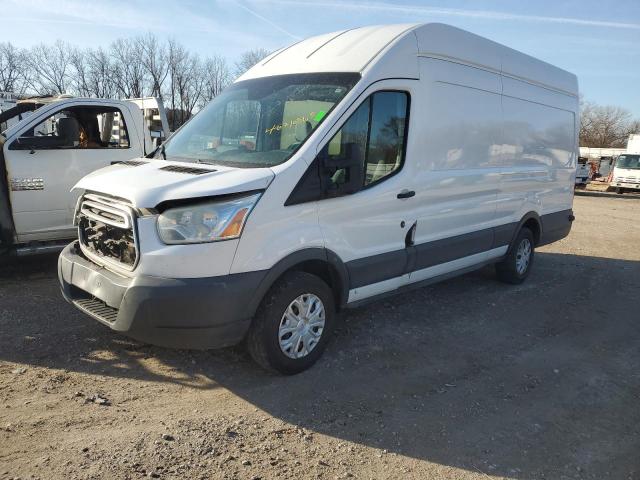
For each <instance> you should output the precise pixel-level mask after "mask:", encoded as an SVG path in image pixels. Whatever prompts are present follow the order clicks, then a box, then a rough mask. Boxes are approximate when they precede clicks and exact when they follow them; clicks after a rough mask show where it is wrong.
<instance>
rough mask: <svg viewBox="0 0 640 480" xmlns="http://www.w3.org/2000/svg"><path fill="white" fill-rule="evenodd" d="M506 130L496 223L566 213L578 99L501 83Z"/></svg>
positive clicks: (511, 81)
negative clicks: (527, 215) (536, 215)
mask: <svg viewBox="0 0 640 480" xmlns="http://www.w3.org/2000/svg"><path fill="white" fill-rule="evenodd" d="M503 85H504V95H503V99H502V107H503V115H504V128H503V142H502V152H501V159H500V163H501V172H500V173H501V181H500V193H499V195H498V212H497V221H499V222H500V223H506V222H514V221H519V220H520V219H521V218H522V216H523V215H524V214H525V213H527V212H529V211H535V212H538V214H539V215H543V214H545V213H552V212H557V211H561V210H566V209H570V208H571V206H572V203H573V183H574V180H573V176H574V175H575V168H576V160H577V159H576V155H575V151H576V148H575V145H576V135H577V132H576V128H575V119H576V113H575V112H576V110H577V99H576V98H574V97H571V96H569V95H566V94H562V93H558V92H554V91H550V90H548V89H545V88H542V87H539V86H536V85H532V84H529V83H526V82H524V81H520V80H514V79H511V78H507V77H505V78H503Z"/></svg>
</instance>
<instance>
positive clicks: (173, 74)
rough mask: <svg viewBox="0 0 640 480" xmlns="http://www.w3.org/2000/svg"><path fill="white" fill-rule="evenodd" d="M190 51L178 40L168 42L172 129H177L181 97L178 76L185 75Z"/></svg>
mask: <svg viewBox="0 0 640 480" xmlns="http://www.w3.org/2000/svg"><path fill="white" fill-rule="evenodd" d="M188 59H189V53H188V52H187V51H186V50H185V48H184V47H183V46H182V45H180V44H179V43H178V42H177V41H176V40H174V39H170V40H169V41H168V42H167V60H168V63H169V65H168V70H169V102H170V104H171V112H172V114H171V129H172V130H175V129H176V121H177V120H178V119H177V115H176V109H177V108H178V106H179V103H180V99H179V98H178V97H179V93H178V78H179V77H181V76H183V74H184V72H183V70H184V69H185V65H186V63H187V62H188Z"/></svg>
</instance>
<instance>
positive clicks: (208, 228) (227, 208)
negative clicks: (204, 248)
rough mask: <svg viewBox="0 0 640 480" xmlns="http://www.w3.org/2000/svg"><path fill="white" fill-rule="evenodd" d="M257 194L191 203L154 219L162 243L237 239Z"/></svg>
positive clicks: (166, 211)
mask: <svg viewBox="0 0 640 480" xmlns="http://www.w3.org/2000/svg"><path fill="white" fill-rule="evenodd" d="M259 198H260V194H259V193H255V194H253V195H248V196H244V197H235V198H229V199H226V200H216V201H208V202H202V203H194V204H192V205H188V206H184V207H176V208H170V209H168V210H165V211H164V212H162V213H161V214H160V215H159V216H158V234H159V235H160V239H161V240H162V241H163V242H164V243H168V244H180V243H205V242H216V241H219V240H229V239H232V238H238V237H239V236H240V234H241V233H242V229H243V228H244V224H245V222H246V220H247V217H248V216H249V213H250V212H251V210H252V209H253V207H254V206H255V204H256V202H257V201H258V199H259Z"/></svg>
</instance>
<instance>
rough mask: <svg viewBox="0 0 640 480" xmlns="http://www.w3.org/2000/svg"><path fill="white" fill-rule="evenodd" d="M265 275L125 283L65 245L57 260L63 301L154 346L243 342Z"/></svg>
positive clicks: (130, 280)
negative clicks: (251, 305)
mask: <svg viewBox="0 0 640 480" xmlns="http://www.w3.org/2000/svg"><path fill="white" fill-rule="evenodd" d="M265 275H266V272H264V271H258V272H250V273H242V274H236V275H225V276H221V277H211V278H190V279H173V278H160V277H149V276H137V277H134V278H126V277H121V276H119V275H116V274H114V273H112V272H110V271H108V270H105V269H104V268H102V267H100V266H98V265H96V264H95V263H93V262H90V261H89V260H87V259H86V258H85V257H84V256H83V255H82V254H81V253H80V252H78V251H77V249H76V246H75V244H71V245H68V246H67V247H66V248H65V249H64V250H63V251H62V253H61V255H60V258H59V260H58V277H59V280H60V285H61V288H62V293H63V295H64V297H65V299H66V300H67V301H69V302H71V303H72V304H74V305H75V306H76V307H78V308H79V309H80V310H82V311H83V312H84V313H86V314H88V315H90V316H91V317H93V318H94V319H96V320H98V321H99V322H101V323H103V324H105V325H107V326H108V327H110V328H111V329H113V330H116V331H118V332H121V333H123V334H125V335H127V336H129V337H131V338H134V339H136V340H140V341H142V342H146V343H152V344H154V345H160V346H165V347H173V348H196V349H208V348H221V347H225V346H229V345H234V344H237V343H239V342H240V341H242V339H243V338H244V336H245V334H246V332H247V330H248V328H249V325H250V324H251V315H252V313H250V311H249V309H248V308H247V305H249V304H250V303H251V300H252V299H253V296H254V294H255V291H256V289H257V288H258V286H259V285H260V283H261V281H262V279H263V278H264V276H265Z"/></svg>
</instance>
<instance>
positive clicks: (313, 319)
mask: <svg viewBox="0 0 640 480" xmlns="http://www.w3.org/2000/svg"><path fill="white" fill-rule="evenodd" d="M334 321H335V305H334V298H333V292H332V291H331V289H330V288H329V286H328V285H327V284H326V283H325V282H323V281H322V280H321V279H320V278H318V277H316V276H315V275H311V274H309V273H306V272H289V273H287V274H285V275H284V276H283V277H282V278H281V279H280V280H279V281H278V282H277V283H276V284H275V285H274V286H273V287H272V288H271V290H270V291H269V292H268V293H267V295H266V296H265V298H264V300H263V301H262V304H261V305H260V308H259V309H258V312H257V314H256V316H255V318H254V319H253V323H252V324H251V328H250V329H249V333H248V336H247V349H248V350H249V353H250V354H251V357H252V358H253V359H254V360H255V361H256V362H257V363H258V364H259V365H261V366H262V367H264V368H266V369H267V370H273V371H276V372H279V373H283V374H285V375H293V374H296V373H299V372H302V371H303V370H306V369H307V368H309V367H311V366H312V365H313V364H314V363H315V362H316V361H317V360H318V358H320V356H321V355H322V352H323V350H324V348H325V346H326V343H327V341H328V339H329V336H330V335H331V331H332V329H333V324H334Z"/></svg>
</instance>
